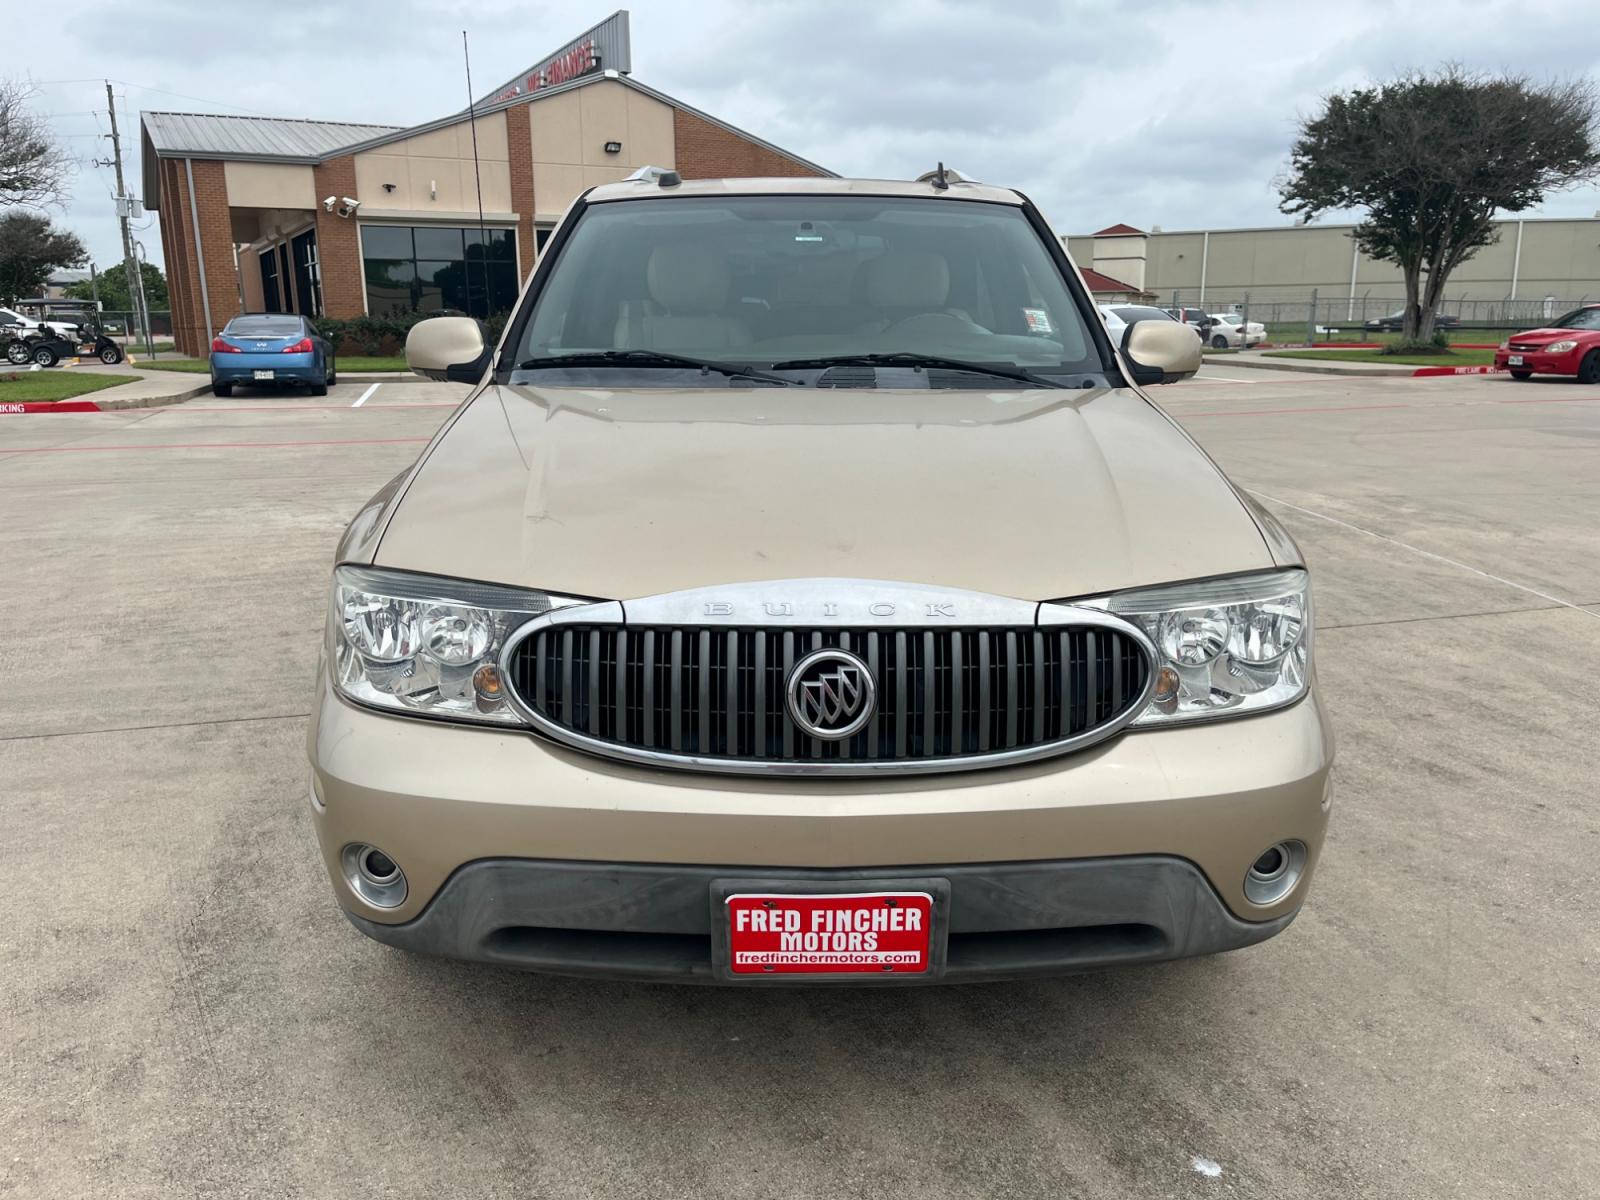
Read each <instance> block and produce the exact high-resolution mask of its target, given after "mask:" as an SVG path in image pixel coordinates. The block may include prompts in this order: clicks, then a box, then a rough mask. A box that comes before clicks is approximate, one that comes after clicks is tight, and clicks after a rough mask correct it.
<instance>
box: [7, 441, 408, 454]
mask: <svg viewBox="0 0 1600 1200" xmlns="http://www.w3.org/2000/svg"><path fill="white" fill-rule="evenodd" d="M432 440H433V439H432V438H425V437H403V438H330V439H327V440H326V441H308V442H164V443H159V444H152V445H149V446H26V447H22V448H19V449H15V450H0V455H4V456H9V455H12V454H98V453H102V452H105V451H110V450H276V449H283V448H288V447H293V446H394V445H400V444H402V443H406V442H411V443H418V442H429V441H432Z"/></svg>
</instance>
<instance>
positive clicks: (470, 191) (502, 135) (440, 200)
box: [318, 112, 515, 217]
mask: <svg viewBox="0 0 1600 1200" xmlns="http://www.w3.org/2000/svg"><path fill="white" fill-rule="evenodd" d="M354 157H355V185H354V186H355V190H354V191H352V192H349V193H344V194H348V195H352V196H354V197H355V198H357V199H359V200H360V201H361V215H362V216H364V217H365V216H373V215H375V214H377V213H381V212H385V211H394V212H405V213H428V212H439V213H463V212H477V210H478V190H477V178H476V177H475V175H474V172H473V164H472V125H471V122H469V121H467V120H465V119H462V120H461V121H459V122H457V123H456V124H454V125H447V126H445V127H444V128H443V129H435V130H433V131H432V132H430V133H420V134H418V135H417V136H416V137H410V138H404V139H402V140H400V141H397V142H388V143H386V144H385V145H382V146H379V147H377V148H376V149H374V150H364V151H362V152H361V153H360V154H357V155H355V156H354ZM509 159H510V156H509V151H508V147H507V143H506V115H505V113H503V112H498V113H490V114H489V115H488V116H486V117H479V118H478V167H479V174H481V176H482V180H483V210H484V212H486V213H491V212H492V213H501V214H504V213H509V212H514V211H515V209H514V208H513V207H512V204H511V167H510V161H509ZM386 184H388V185H392V189H393V190H390V189H389V188H386V187H385V185H386ZM329 194H331V193H327V192H324V193H322V194H321V195H319V196H318V200H320V199H321V198H322V196H326V195H329Z"/></svg>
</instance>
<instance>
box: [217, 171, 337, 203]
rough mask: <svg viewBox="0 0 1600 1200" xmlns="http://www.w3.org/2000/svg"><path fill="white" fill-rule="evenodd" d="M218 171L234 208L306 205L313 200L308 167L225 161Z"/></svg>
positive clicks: (313, 190) (311, 182) (314, 201)
mask: <svg viewBox="0 0 1600 1200" xmlns="http://www.w3.org/2000/svg"><path fill="white" fill-rule="evenodd" d="M222 172H223V177H224V178H225V179H226V180H227V182H228V203H229V204H231V205H232V206H233V207H234V208H310V207H311V206H312V205H313V204H315V203H316V202H317V197H316V191H315V189H314V187H313V181H312V177H311V168H310V167H301V166H294V165H292V164H288V163H258V162H225V163H223V164H222Z"/></svg>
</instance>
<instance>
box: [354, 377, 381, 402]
mask: <svg viewBox="0 0 1600 1200" xmlns="http://www.w3.org/2000/svg"><path fill="white" fill-rule="evenodd" d="M382 386H383V384H381V383H375V384H373V385H372V386H371V387H369V388H368V389H367V390H366V391H364V392H362V393H361V399H359V400H357V401H356V402H355V403H354V404H352V405H351V406H350V407H351V408H360V407H361V406H362V405H363V404H365V403H366V402H367V401H368V400H369V399H371V397H372V393H373V392H375V391H377V390H378V389H379V388H381V387H382Z"/></svg>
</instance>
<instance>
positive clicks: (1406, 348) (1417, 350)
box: [1383, 333, 1450, 354]
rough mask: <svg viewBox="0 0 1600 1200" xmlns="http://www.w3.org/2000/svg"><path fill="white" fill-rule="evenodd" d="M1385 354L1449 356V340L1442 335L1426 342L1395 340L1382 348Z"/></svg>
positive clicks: (1435, 335) (1437, 335)
mask: <svg viewBox="0 0 1600 1200" xmlns="http://www.w3.org/2000/svg"><path fill="white" fill-rule="evenodd" d="M1383 353H1385V354H1449V353H1450V338H1449V336H1448V335H1446V334H1444V333H1435V334H1434V335H1433V336H1432V337H1431V338H1429V339H1428V340H1427V341H1422V340H1421V339H1414V340H1411V341H1406V340H1405V339H1403V338H1396V339H1395V340H1394V341H1392V342H1390V343H1388V344H1387V345H1386V346H1384V348H1383Z"/></svg>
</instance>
